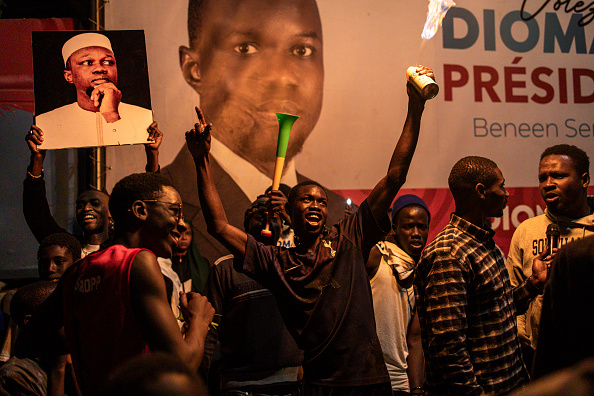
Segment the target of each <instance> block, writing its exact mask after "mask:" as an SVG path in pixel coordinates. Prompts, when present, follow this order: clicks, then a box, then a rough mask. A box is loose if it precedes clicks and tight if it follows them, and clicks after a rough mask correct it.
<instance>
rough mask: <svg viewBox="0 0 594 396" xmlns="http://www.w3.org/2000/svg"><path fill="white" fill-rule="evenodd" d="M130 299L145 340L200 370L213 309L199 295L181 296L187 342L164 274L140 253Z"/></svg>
mask: <svg viewBox="0 0 594 396" xmlns="http://www.w3.org/2000/svg"><path fill="white" fill-rule="evenodd" d="M130 300H131V303H132V309H133V310H134V314H135V316H136V319H137V320H138V323H139V324H140V328H141V329H142V332H143V335H144V338H145V339H146V342H147V344H148V345H149V347H150V349H151V350H152V351H157V350H161V351H165V352H169V353H172V354H174V355H176V356H179V357H180V358H181V359H182V360H183V361H184V362H185V363H186V364H187V365H188V366H189V367H190V368H191V369H192V370H194V371H195V370H197V369H198V366H199V365H200V362H201V361H202V355H203V352H204V340H205V338H206V333H207V331H208V326H209V325H210V323H211V321H212V318H213V315H214V309H213V307H212V306H211V305H210V303H209V302H208V300H207V299H206V297H203V296H201V295H200V294H198V293H188V294H187V295H186V294H185V293H181V295H180V308H181V310H182V313H183V316H184V320H185V323H184V325H185V326H186V328H187V331H186V336H185V339H184V338H182V335H181V332H180V331H179V327H178V324H177V321H176V319H175V317H174V316H173V312H172V311H171V307H170V305H169V303H168V302H167V296H166V293H165V283H164V280H163V275H162V274H161V270H160V268H159V264H158V263H157V259H156V257H155V256H154V255H153V254H152V253H150V252H147V251H142V252H139V253H138V254H137V255H136V257H135V258H134V262H133V263H132V267H131V269H130Z"/></svg>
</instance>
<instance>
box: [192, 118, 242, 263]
mask: <svg viewBox="0 0 594 396" xmlns="http://www.w3.org/2000/svg"><path fill="white" fill-rule="evenodd" d="M196 113H197V114H198V123H196V124H195V126H194V129H192V130H190V131H188V132H186V143H187V145H188V149H189V150H190V153H191V154H192V157H193V158H194V164H195V165H196V173H197V175H198V195H199V197H200V205H201V207H202V213H203V215H204V219H205V220H206V227H207V229H208V232H209V233H210V234H211V235H212V236H214V237H215V238H216V239H217V240H218V241H219V242H221V243H222V244H223V245H224V246H225V247H226V248H227V249H229V251H230V252H231V253H233V255H234V256H235V258H236V259H241V258H243V257H244V256H245V245H246V243H247V235H246V233H245V232H243V231H242V230H240V229H238V228H236V227H233V226H232V225H231V224H229V221H227V215H226V214H225V209H224V208H223V204H222V203H221V198H220V197H219V193H218V191H217V188H216V187H215V184H214V181H213V179H212V174H211V168H210V157H209V152H210V130H211V128H212V125H211V124H206V121H205V119H204V115H203V114H202V111H201V110H200V108H198V107H196Z"/></svg>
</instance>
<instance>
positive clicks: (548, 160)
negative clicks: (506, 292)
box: [506, 144, 594, 366]
mask: <svg viewBox="0 0 594 396" xmlns="http://www.w3.org/2000/svg"><path fill="white" fill-rule="evenodd" d="M538 182H539V189H540V194H541V196H542V199H543V200H544V202H545V204H546V208H545V211H544V213H543V214H541V215H539V216H535V217H533V218H530V219H527V220H525V221H524V222H523V223H522V224H520V225H519V226H518V228H517V229H516V231H515V232H514V235H513V237H512V240H511V244H510V247H509V255H508V257H507V263H506V265H507V270H508V271H509V277H510V280H511V284H512V286H517V285H518V284H520V283H522V282H523V281H524V280H525V279H526V278H528V277H529V276H530V273H531V270H530V267H531V265H532V260H533V259H534V257H535V256H536V255H538V254H539V253H541V252H542V251H543V250H545V249H547V248H560V247H561V246H563V245H565V244H567V243H569V242H571V241H573V240H576V239H581V238H583V237H585V236H588V235H592V234H594V214H592V208H591V207H590V206H589V205H588V195H587V194H588V192H587V189H588V185H589V184H590V160H589V158H588V155H587V154H586V153H585V152H584V151H583V150H581V149H580V148H578V147H576V146H572V145H568V144H560V145H556V146H551V147H549V148H547V149H546V150H545V151H544V152H543V153H542V155H541V157H540V163H539V166H538ZM551 224H556V225H557V226H558V229H559V238H558V245H557V246H548V245H549V244H550V242H549V241H548V240H547V228H548V227H549V226H550V225H551ZM541 309H542V296H538V297H536V298H535V299H534V300H533V301H532V302H531V303H530V306H529V307H528V310H527V311H526V313H525V314H524V315H520V316H518V334H519V336H520V341H521V342H522V352H523V354H524V358H525V359H526V360H527V364H528V365H529V366H531V362H532V356H533V355H534V350H535V348H536V344H537V340H538V326H539V324H540V313H541Z"/></svg>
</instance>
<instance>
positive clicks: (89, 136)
mask: <svg viewBox="0 0 594 396" xmlns="http://www.w3.org/2000/svg"><path fill="white" fill-rule="evenodd" d="M118 113H119V115H120V120H118V121H116V122H109V123H108V122H107V121H105V118H104V117H103V116H102V115H101V113H99V112H93V111H87V110H84V109H82V108H81V107H80V106H79V105H78V103H76V102H75V103H71V104H69V105H66V106H62V107H58V108H57V109H54V110H52V111H49V112H47V113H43V114H40V115H38V116H36V117H35V124H36V125H37V126H38V127H40V128H41V130H42V131H43V133H44V135H43V139H44V141H43V144H42V145H41V146H40V147H41V148H43V149H59V148H69V147H98V146H117V145H123V144H137V143H143V144H144V143H146V142H147V138H148V131H147V128H148V127H149V126H150V125H151V123H152V122H153V114H152V111H151V110H149V109H145V108H143V107H139V106H134V105H130V104H127V103H120V104H119V106H118Z"/></svg>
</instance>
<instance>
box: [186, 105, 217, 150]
mask: <svg viewBox="0 0 594 396" xmlns="http://www.w3.org/2000/svg"><path fill="white" fill-rule="evenodd" d="M196 114H197V115H198V122H197V123H196V124H194V128H193V129H191V130H189V131H188V132H186V143H187V145H188V149H189V150H190V153H191V154H192V157H194V160H197V159H200V158H203V157H206V156H208V153H209V152H210V130H211V129H212V124H210V123H209V124H207V123H206V120H205V119H204V114H202V110H200V108H199V107H198V106H196Z"/></svg>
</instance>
